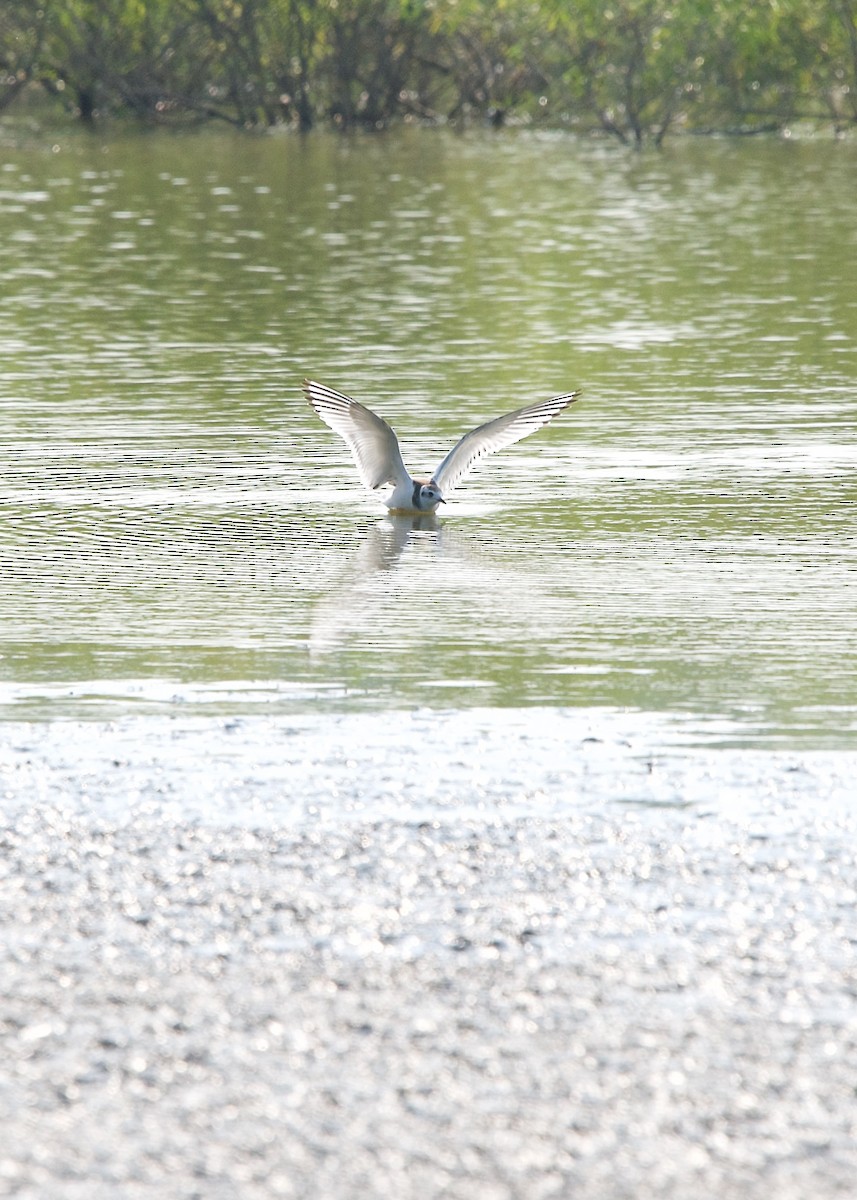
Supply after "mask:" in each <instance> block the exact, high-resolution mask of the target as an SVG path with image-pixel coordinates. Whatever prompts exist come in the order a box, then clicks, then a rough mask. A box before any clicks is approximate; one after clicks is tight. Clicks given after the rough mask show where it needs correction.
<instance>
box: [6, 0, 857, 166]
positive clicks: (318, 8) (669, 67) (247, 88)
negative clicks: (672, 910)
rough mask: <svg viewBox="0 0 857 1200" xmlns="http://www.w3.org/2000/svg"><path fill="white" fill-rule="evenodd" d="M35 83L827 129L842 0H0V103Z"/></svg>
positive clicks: (119, 99)
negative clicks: (810, 125)
mask: <svg viewBox="0 0 857 1200" xmlns="http://www.w3.org/2000/svg"><path fill="white" fill-rule="evenodd" d="M35 96H39V97H44V96H47V97H50V102H51V103H53V104H56V105H59V106H62V108H63V109H65V110H66V111H67V112H69V113H73V114H74V115H75V116H77V117H79V118H80V119H81V120H82V121H84V122H94V121H98V120H105V119H107V118H116V117H120V116H125V117H128V116H130V117H134V118H137V119H142V120H145V121H151V122H158V123H168V122H172V123H177V122H187V121H188V120H222V121H227V122H230V123H232V124H234V125H236V126H245V127H248V128H253V127H260V126H271V125H279V124H287V125H293V126H295V127H297V128H300V129H303V130H306V129H309V128H311V127H312V126H313V125H315V124H319V123H330V124H334V125H336V126H339V127H341V128H348V127H354V126H362V127H365V128H383V127H384V126H386V125H388V124H390V123H392V122H396V121H402V120H406V121H425V122H434V121H436V122H444V123H449V122H464V121H467V120H470V121H474V120H479V121H486V122H491V123H493V124H496V125H500V124H503V123H504V122H506V121H526V122H539V123H542V124H545V125H549V126H555V127H560V126H565V127H571V128H575V129H580V130H582V131H588V130H592V129H598V130H602V131H606V132H607V133H609V134H610V135H613V136H615V137H617V138H619V139H620V140H621V141H623V142H628V143H631V144H641V143H643V142H644V141H647V140H652V141H654V142H656V143H660V142H661V141H662V140H663V138H664V137H665V136H666V135H667V133H669V132H671V131H673V130H677V129H688V130H695V131H722V130H726V131H730V132H748V133H751V132H758V131H775V130H782V129H785V128H788V127H790V126H792V125H793V124H794V123H796V122H804V121H810V122H816V123H824V124H825V125H829V126H830V127H832V128H833V129H834V130H835V131H837V132H840V131H842V130H844V129H846V128H847V127H849V126H853V125H854V124H855V122H857V0H753V3H750V4H748V3H747V2H746V0H674V2H672V3H670V0H243V2H242V0H42V2H41V3H39V0H0V110H2V109H7V110H8V109H9V108H10V106H12V105H18V106H22V107H23V106H24V105H30V106H32V104H33V100H34V97H35ZM42 102H43V101H42Z"/></svg>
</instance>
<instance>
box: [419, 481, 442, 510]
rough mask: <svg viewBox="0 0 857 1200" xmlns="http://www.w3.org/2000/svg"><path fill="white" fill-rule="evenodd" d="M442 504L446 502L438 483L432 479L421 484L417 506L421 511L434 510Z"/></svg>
mask: <svg viewBox="0 0 857 1200" xmlns="http://www.w3.org/2000/svg"><path fill="white" fill-rule="evenodd" d="M440 504H446V501H445V500H444V498H443V496H442V495H441V493H440V488H439V487H438V486H437V484H436V483H435V482H434V481H433V480H430V481H429V482H428V483H423V484H421V485H420V490H419V494H418V502H417V507H418V508H419V510H420V512H434V511H435V509H436V508H437V507H438V505H440Z"/></svg>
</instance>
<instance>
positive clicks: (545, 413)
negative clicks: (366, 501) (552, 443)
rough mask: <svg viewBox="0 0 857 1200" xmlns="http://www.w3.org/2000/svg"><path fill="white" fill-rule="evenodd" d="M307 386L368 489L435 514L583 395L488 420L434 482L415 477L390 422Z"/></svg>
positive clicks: (308, 382) (396, 506) (398, 505)
mask: <svg viewBox="0 0 857 1200" xmlns="http://www.w3.org/2000/svg"><path fill="white" fill-rule="evenodd" d="M303 388H304V392H305V393H306V398H307V400H309V402H310V404H311V405H312V407H313V408H314V409H315V411H316V412H317V413H318V415H319V416H320V417H321V419H322V421H324V423H325V425H329V426H330V428H331V429H332V430H333V431H334V432H335V433H338V434H339V436H340V437H341V438H343V439H344V440H345V442H346V444H347V446H348V449H349V450H350V451H351V454H352V457H353V458H354V461H355V463H356V464H357V473H358V474H359V476H360V478H361V480H362V481H363V483H364V485H365V486H366V487H367V488H371V489H372V490H373V491H375V490H377V489H378V488H380V487H384V485H385V484H388V485H392V489H393V490H392V491H391V492H390V493H389V495H387V496H386V497H385V498H384V503H385V504H386V506H387V508H389V509H390V510H391V511H394V512H418V513H433V512H435V511H436V510H437V508H438V507H439V506H440V505H441V504H446V497H447V496H448V495H449V494H450V492H451V491H452V490H453V488H455V487H457V486H458V484H459V483H460V482H461V480H462V479H463V478H464V477H465V475H468V474H469V473H470V472H471V471H472V470H473V468H474V467H475V466H476V464H477V462H478V461H479V459H481V458H484V457H485V456H486V455H487V454H495V453H496V452H497V451H498V450H503V449H505V447H506V446H512V445H514V443H515V442H519V441H520V440H521V438H525V437H528V436H529V435H530V434H531V433H535V432H536V430H537V429H541V427H542V426H543V425H547V423H548V421H552V420H553V418H554V417H556V416H558V415H559V413H561V412H562V411H563V409H565V408H568V406H569V404H573V403H574V401H575V400H576V399H577V397H578V396H579V395H580V392H564V393H563V394H562V395H561V396H554V398H553V399H552V400H540V401H539V402H538V403H536V404H528V405H527V406H526V407H524V408H516V409H515V411H514V412H510V413H506V415H505V416H502V417H495V418H494V420H493V421H486V422H485V424H484V425H480V426H479V427H478V428H476V429H471V431H470V433H466V434H465V435H464V437H463V438H461V440H460V441H458V442H457V443H456V444H455V445H454V446H453V448H452V449H451V450H450V452H449V454H447V456H446V458H445V459H444V460H443V462H442V463H441V464H440V466H439V467H438V468H437V470H436V471H435V472H434V474H433V475H432V477H431V479H413V478H412V477H411V475H410V474H409V473H408V471H407V469H406V467H405V464H404V462H403V461H402V452H401V450H400V449H399V440H398V438H397V437H396V435H395V433H394V432H393V430H392V429H391V428H390V426H389V425H388V424H387V422H386V421H384V420H382V419H381V417H379V416H377V415H376V414H375V413H373V412H372V411H371V409H368V408H366V407H365V405H363V404H358V402H357V401H356V400H352V399H351V397H350V396H344V395H343V394H342V392H335V391H334V390H333V388H329V387H325V386H324V384H321V383H315V382H314V381H313V380H312V379H305V380H304V384H303Z"/></svg>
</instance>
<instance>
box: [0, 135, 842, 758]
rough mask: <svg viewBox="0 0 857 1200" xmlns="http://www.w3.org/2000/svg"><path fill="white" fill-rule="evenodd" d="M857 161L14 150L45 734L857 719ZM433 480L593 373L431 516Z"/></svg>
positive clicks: (12, 660) (22, 598)
mask: <svg viewBox="0 0 857 1200" xmlns="http://www.w3.org/2000/svg"><path fill="white" fill-rule="evenodd" d="M855 168H857V146H855V145H854V144H848V143H839V144H834V143H831V142H826V141H825V142H821V141H819V142H815V141H808V142H794V143H789V142H778V141H770V142H764V141H754V142H752V143H751V142H749V141H714V140H678V139H676V141H675V143H674V144H672V145H671V146H670V147H669V148H668V149H667V150H666V151H665V152H664V153H661V154H644V155H628V154H627V153H625V152H624V151H620V150H618V149H615V148H613V147H602V146H597V145H587V144H582V143H579V142H576V141H574V140H571V139H569V138H567V137H564V136H562V137H559V136H557V137H542V136H533V135H531V134H526V133H523V134H521V133H509V134H503V135H500V136H488V135H487V134H482V133H480V134H474V135H471V136H466V137H459V136H453V135H447V134H444V133H440V132H436V131H434V132H426V131H411V132H406V133H402V134H396V135H390V136H385V137H381V138H377V139H359V138H358V139H354V140H339V139H335V138H329V137H325V136H318V137H310V138H308V139H305V140H298V139H296V138H291V137H269V138H261V137H260V138H253V137H236V136H233V135H231V134H218V135H214V134H210V133H206V134H201V135H198V136H193V137H166V136H155V137H127V138H121V137H117V138H113V137H111V138H110V139H108V140H101V139H99V138H98V137H95V138H90V137H85V136H82V135H81V134H79V133H77V132H75V133H74V134H68V133H63V134H62V136H57V137H56V138H54V137H51V136H48V137H47V138H38V139H35V138H29V137H24V136H21V135H20V134H15V135H13V134H12V133H10V132H9V129H8V128H7V129H6V131H5V133H4V134H3V135H2V138H0V255H2V290H0V414H2V417H0V420H2V430H3V437H2V443H0V574H2V582H0V700H2V701H3V703H4V712H5V714H6V715H7V716H11V717H14V718H25V717H26V718H35V719H42V718H48V717H51V716H56V715H63V716H77V717H85V716H87V715H99V716H103V715H108V716H109V715H119V714H122V713H127V712H129V711H132V712H155V711H157V712H170V711H174V710H175V709H176V707H177V706H181V709H182V711H183V712H197V711H199V712H204V713H217V714H224V713H240V712H245V711H247V712H249V711H258V710H260V709H261V710H264V711H265V712H271V713H290V712H291V713H303V712H313V711H327V710H343V711H352V710H360V709H377V710H385V711H391V710H396V709H413V708H415V707H422V706H426V707H429V708H431V707H442V708H445V709H456V708H465V707H474V706H480V707H482V708H486V707H487V708H491V707H496V708H499V707H503V708H509V707H516V708H527V707H532V708H533V710H534V711H535V710H537V709H543V708H545V707H547V708H556V707H560V706H562V707H570V708H576V709H592V710H596V709H615V708H619V709H622V708H625V709H628V710H631V711H639V712H654V713H665V714H666V713H672V714H679V715H681V716H683V717H685V718H686V717H687V716H688V715H690V716H694V715H695V716H697V717H698V718H699V721H700V723H701V725H702V724H704V723H705V722H706V721H711V720H720V719H723V720H726V721H728V722H729V723H730V726H731V728H732V730H733V734H732V736H733V738H734V739H736V740H738V741H740V742H742V743H743V744H745V745H749V746H752V745H769V744H772V743H781V744H802V745H809V746H813V745H816V746H832V747H844V746H853V745H854V743H855V734H857V674H855V669H854V667H855V642H857V575H855V569H857V550H855V543H854V531H855V524H857V507H855V498H857V489H855V466H857V430H855V416H857V288H855V284H854V264H855V262H857V216H855V209H854V202H853V196H854V178H855ZM304 375H311V376H312V377H314V378H316V379H319V380H321V381H322V382H326V383H328V384H330V385H332V386H333V387H337V388H339V389H341V390H343V391H346V392H348V393H349V394H351V395H353V396H355V397H356V398H358V399H360V400H362V401H364V402H366V403H368V404H370V405H371V406H372V407H374V408H376V409H378V410H379V411H380V412H382V413H383V415H384V416H385V417H386V418H387V419H388V420H389V421H390V422H391V423H392V424H393V425H394V427H395V428H396V429H397V431H398V433H399V436H400V439H401V441H402V444H403V449H404V455H405V461H406V462H407V463H408V465H409V466H410V468H411V469H412V470H413V471H414V472H415V473H419V472H420V471H423V470H428V471H430V470H431V469H432V468H433V467H434V466H435V465H437V463H438V462H439V460H440V458H441V457H442V455H443V454H444V453H445V451H446V449H447V448H448V447H449V445H450V444H451V443H452V442H453V441H454V440H455V439H456V438H457V437H458V436H459V435H460V434H461V433H462V432H463V431H465V430H466V429H468V428H470V427H472V426H473V425H476V424H478V423H480V422H481V421H483V420H486V419H488V418H490V417H491V416H494V415H496V414H499V413H501V412H503V411H505V410H507V409H511V408H514V407H517V406H519V405H521V404H524V403H527V402H530V401H532V400H536V399H540V398H543V397H546V396H549V395H552V394H555V393H558V392H561V391H565V390H569V389H571V388H577V387H580V388H582V389H583V390H584V397H583V398H582V399H581V401H580V402H579V403H578V404H577V405H575V406H574V407H573V408H572V409H571V410H569V412H568V413H567V414H566V415H564V416H563V417H562V418H560V419H559V420H558V421H557V422H556V423H555V424H554V425H552V426H551V427H550V428H549V429H547V430H544V431H542V432H541V433H540V434H538V435H536V436H535V437H533V438H532V439H530V440H528V441H526V442H524V443H522V444H521V445H519V446H518V447H516V448H514V449H513V450H510V451H507V452H505V453H504V454H502V455H500V456H498V457H497V458H496V459H493V460H491V461H490V463H487V464H485V466H484V467H483V468H482V469H481V470H480V471H479V472H478V473H477V474H475V475H474V476H473V477H472V478H471V479H470V480H469V481H468V482H467V483H466V484H465V485H464V486H463V487H462V488H461V490H460V491H458V492H456V493H455V495H454V497H453V498H452V501H451V502H450V503H449V505H448V506H447V507H446V509H444V510H443V518H442V520H441V521H439V522H438V523H437V525H436V526H434V527H432V526H429V527H426V528H413V527H412V525H411V524H410V523H409V522H404V523H403V522H401V521H399V522H391V521H390V520H388V519H387V518H386V517H385V516H384V513H383V509H382V508H381V507H380V505H379V504H378V502H377V500H376V499H375V498H374V497H372V496H371V495H368V494H366V493H364V492H363V491H362V489H361V488H360V486H359V484H358V482H357V477H356V474H355V473H354V470H353V467H352V464H351V462H350V459H349V458H348V454H347V450H346V448H345V446H344V444H342V443H341V442H340V441H339V440H338V439H337V438H336V437H335V435H333V434H332V433H331V432H330V431H329V430H328V429H327V428H326V427H324V426H323V425H321V423H320V422H319V421H318V420H317V419H316V417H315V416H314V414H313V413H312V412H311V411H310V410H309V409H308V407H307V406H306V404H305V402H304V401H303V398H302V396H301V393H300V381H301V379H302V378H303V376H304Z"/></svg>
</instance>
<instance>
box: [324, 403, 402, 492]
mask: <svg viewBox="0 0 857 1200" xmlns="http://www.w3.org/2000/svg"><path fill="white" fill-rule="evenodd" d="M304 392H305V393H306V398H307V400H309V402H310V404H311V405H312V407H313V408H314V409H315V411H316V412H317V413H318V415H319V416H320V417H321V419H322V421H324V423H325V425H329V426H330V428H331V429H332V430H333V431H334V432H335V433H338V434H339V436H340V437H341V438H344V440H345V442H346V443H347V445H348V449H349V450H350V451H351V453H352V455H353V457H354V461H355V463H356V464H357V470H358V472H359V474H360V478H361V479H362V480H363V482H364V484H365V485H366V487H368V488H373V489H374V488H379V487H382V486H383V485H384V484H385V483H393V484H395V483H406V484H407V483H410V475H408V472H407V471H406V470H405V464H404V463H403V462H402V452H401V450H400V449H399V442H398V439H397V438H396V435H395V433H393V431H392V429H391V428H390V426H389V425H388V424H387V422H386V421H382V420H381V418H380V417H376V415H375V414H374V413H373V412H370V410H369V409H368V408H364V406H363V405H362V404H358V403H357V401H356V400H352V399H351V398H350V396H343V395H342V393H341V392H335V391H334V390H333V388H329V387H324V385H323V384H321V383H314V382H313V381H312V380H311V379H305V380H304Z"/></svg>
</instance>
